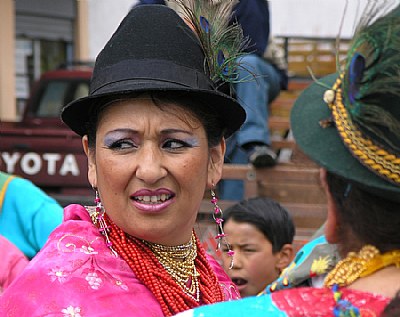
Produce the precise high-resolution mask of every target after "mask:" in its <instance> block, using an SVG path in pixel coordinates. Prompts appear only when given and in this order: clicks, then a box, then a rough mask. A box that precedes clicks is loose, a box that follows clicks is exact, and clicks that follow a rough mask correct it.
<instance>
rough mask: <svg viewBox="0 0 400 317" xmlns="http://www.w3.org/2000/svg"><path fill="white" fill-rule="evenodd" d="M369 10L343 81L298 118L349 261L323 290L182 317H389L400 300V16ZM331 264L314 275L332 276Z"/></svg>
mask: <svg viewBox="0 0 400 317" xmlns="http://www.w3.org/2000/svg"><path fill="white" fill-rule="evenodd" d="M394 5H395V6H397V7H396V8H395V9H393V10H391V11H387V10H388V9H391V8H393V7H394ZM366 10H367V11H366V12H365V14H363V23H366V24H362V25H361V26H360V27H359V28H358V32H357V33H356V35H355V36H354V38H353V42H352V46H351V47H350V49H349V53H348V57H347V60H346V61H345V63H344V66H343V69H342V70H341V72H340V74H333V75H330V76H328V77H326V78H323V79H321V80H320V81H317V82H316V83H315V84H313V85H311V86H310V87H309V88H307V89H306V90H305V91H304V92H303V93H302V95H301V96H300V97H299V98H298V100H297V101H296V103H295V105H294V108H293V110H292V113H291V126H292V129H293V134H294V137H295V139H296V142H297V144H298V145H299V146H300V147H301V148H302V150H303V151H304V152H305V153H307V154H308V155H309V156H310V157H311V158H312V159H313V160H314V161H316V162H317V163H318V164H320V165H321V167H322V169H321V181H322V185H323V187H324V189H325V192H326V195H327V198H328V200H327V201H328V217H327V222H326V226H325V235H326V238H327V240H328V242H329V243H332V244H337V247H338V251H339V253H340V256H341V259H340V260H339V261H338V262H337V264H336V265H335V267H334V268H333V269H332V270H330V271H329V272H325V273H328V274H327V275H326V277H325V279H324V287H322V288H315V287H308V288H304V287H303V288H293V289H289V290H280V291H277V292H273V293H272V294H269V295H262V296H258V297H249V298H245V299H243V300H239V301H233V302H231V303H220V304H215V305H209V306H204V307H200V308H198V309H194V310H193V311H187V312H184V313H182V314H181V315H182V316H202V317H207V316H230V317H234V316H255V317H258V316H296V317H298V316H307V317H314V316H380V315H381V314H382V312H383V311H384V309H385V306H387V305H388V303H389V302H390V301H391V300H392V298H394V297H395V296H396V293H397V292H398V291H399V290H400V230H399V227H400V107H399V104H400V81H399V75H400V45H399V43H400V6H399V5H398V2H391V1H385V2H384V3H383V2H382V3H380V4H379V5H378V4H377V2H371V3H369V6H367V8H366ZM380 10H385V11H384V12H385V15H383V16H382V15H381V14H380V13H381V12H380ZM331 261H332V258H331V257H328V256H327V257H324V258H322V257H321V258H320V259H317V261H315V262H314V263H313V264H312V265H311V266H310V267H311V269H312V270H317V269H318V270H317V271H319V273H320V274H322V273H324V272H323V271H324V270H326V269H327V268H328V267H329V264H330V262H331ZM179 315H180V314H179Z"/></svg>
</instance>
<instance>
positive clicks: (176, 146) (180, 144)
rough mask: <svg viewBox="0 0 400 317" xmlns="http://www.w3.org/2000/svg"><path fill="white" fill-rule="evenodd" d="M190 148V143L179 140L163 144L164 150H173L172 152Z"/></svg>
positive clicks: (167, 141)
mask: <svg viewBox="0 0 400 317" xmlns="http://www.w3.org/2000/svg"><path fill="white" fill-rule="evenodd" d="M188 146H189V144H188V143H186V142H184V141H182V140H177V139H170V140H166V141H165V142H164V144H163V147H164V148H167V149H172V150H175V149H181V148H184V147H188Z"/></svg>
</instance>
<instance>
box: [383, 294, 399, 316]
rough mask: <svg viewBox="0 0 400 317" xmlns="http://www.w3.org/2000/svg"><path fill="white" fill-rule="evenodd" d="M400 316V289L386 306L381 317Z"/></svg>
mask: <svg viewBox="0 0 400 317" xmlns="http://www.w3.org/2000/svg"><path fill="white" fill-rule="evenodd" d="M399 316H400V291H399V292H397V294H396V295H395V297H393V298H392V300H391V301H390V302H389V304H388V305H387V306H386V307H385V310H384V311H383V313H382V315H381V317H399Z"/></svg>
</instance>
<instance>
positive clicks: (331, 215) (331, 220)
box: [320, 168, 339, 243]
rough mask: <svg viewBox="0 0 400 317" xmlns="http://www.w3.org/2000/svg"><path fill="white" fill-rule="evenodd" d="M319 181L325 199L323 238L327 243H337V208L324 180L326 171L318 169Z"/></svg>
mask: <svg viewBox="0 0 400 317" xmlns="http://www.w3.org/2000/svg"><path fill="white" fill-rule="evenodd" d="M320 179H321V185H322V188H323V189H324V191H325V194H326V198H327V209H328V214H327V220H326V223H325V237H326V240H327V241H328V242H329V243H337V242H338V240H337V227H338V226H339V222H338V217H337V207H336V204H335V201H334V199H333V196H332V193H331V192H330V190H329V185H328V182H327V179H326V170H325V169H323V168H321V169H320Z"/></svg>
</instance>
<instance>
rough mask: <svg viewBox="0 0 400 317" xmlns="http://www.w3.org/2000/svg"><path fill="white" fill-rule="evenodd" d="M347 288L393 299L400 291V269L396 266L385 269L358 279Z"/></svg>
mask: <svg viewBox="0 0 400 317" xmlns="http://www.w3.org/2000/svg"><path fill="white" fill-rule="evenodd" d="M347 288H349V289H354V290H359V291H363V292H370V293H374V294H379V295H383V296H385V297H389V298H393V297H394V296H395V295H396V293H397V292H398V291H400V268H397V267H396V266H395V265H391V266H388V267H385V268H383V269H381V270H379V271H376V272H375V273H373V274H371V275H369V276H366V277H361V278H359V279H357V280H356V281H355V282H354V283H352V284H351V285H349V286H348V287H347Z"/></svg>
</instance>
